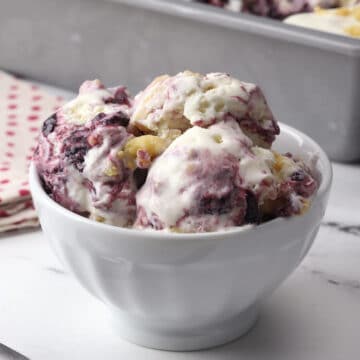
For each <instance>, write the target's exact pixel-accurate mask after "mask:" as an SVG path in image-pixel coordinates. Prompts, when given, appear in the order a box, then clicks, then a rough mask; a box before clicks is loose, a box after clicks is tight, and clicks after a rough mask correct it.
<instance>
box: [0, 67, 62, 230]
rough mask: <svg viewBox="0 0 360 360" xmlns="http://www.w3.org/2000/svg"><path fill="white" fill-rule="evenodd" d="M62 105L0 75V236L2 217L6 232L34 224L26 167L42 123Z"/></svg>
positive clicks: (31, 86) (15, 80)
mask: <svg viewBox="0 0 360 360" xmlns="http://www.w3.org/2000/svg"><path fill="white" fill-rule="evenodd" d="M62 103H63V99H62V98H60V97H57V96H54V95H50V94H47V93H46V92H45V91H43V89H41V88H40V87H39V86H37V85H33V84H29V83H28V82H25V81H21V80H18V79H16V78H14V77H12V76H10V75H7V74H5V73H3V72H1V71H0V119H1V120H0V232H2V231H4V229H5V228H6V229H9V227H8V226H7V227H4V224H3V222H2V219H3V218H4V217H6V218H7V220H6V221H7V224H10V228H11V226H12V227H13V228H18V227H20V226H21V227H22V226H28V225H29V224H32V225H35V224H36V214H35V211H34V210H33V205H32V201H31V198H30V190H29V184H28V181H27V178H28V174H27V172H28V167H29V164H30V161H31V159H32V154H33V152H34V149H35V146H36V142H37V137H38V134H39V133H40V128H41V124H42V121H43V120H44V119H46V118H48V117H49V116H50V115H51V114H52V113H53V112H54V108H55V107H59V106H61V105H62ZM4 206H6V211H4ZM8 209H10V210H8ZM23 214H24V217H23ZM13 216H14V221H12V220H10V219H13V218H12V217H13Z"/></svg>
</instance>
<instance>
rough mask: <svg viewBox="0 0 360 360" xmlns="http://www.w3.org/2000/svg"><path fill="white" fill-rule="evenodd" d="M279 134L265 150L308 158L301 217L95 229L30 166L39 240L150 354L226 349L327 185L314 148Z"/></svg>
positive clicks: (327, 173)
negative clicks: (314, 181)
mask: <svg viewBox="0 0 360 360" xmlns="http://www.w3.org/2000/svg"><path fill="white" fill-rule="evenodd" d="M280 128H281V133H280V135H279V136H278V137H277V139H276V141H275V142H274V145H273V148H274V149H275V150H277V151H279V152H283V153H284V152H291V153H293V154H294V155H297V156H300V157H302V158H306V157H308V156H309V154H315V155H316V156H317V157H318V161H317V165H316V167H317V172H318V176H319V183H320V184H319V188H318V191H317V193H316V195H315V197H314V199H313V201H312V204H311V206H310V208H309V209H308V211H307V212H306V213H305V214H303V215H299V216H293V217H290V218H277V219H275V220H271V221H269V222H266V223H263V224H261V225H258V226H254V227H251V228H249V227H247V228H241V227H239V228H233V229H230V230H227V231H219V232H212V233H198V234H196V233H192V234H178V233H170V232H163V231H144V230H133V229H125V228H120V227H115V226H112V225H107V224H102V223H98V222H95V221H93V220H89V219H87V218H84V217H81V216H79V215H77V214H75V213H73V212H71V211H69V210H67V209H65V208H64V207H62V206H61V205H59V204H57V203H56V202H55V201H54V200H52V199H51V198H50V197H49V195H48V194H47V193H46V192H45V191H44V189H43V187H42V184H41V181H40V179H39V176H38V173H37V171H36V168H35V165H34V164H31V167H30V185H31V191H32V195H33V199H34V203H35V206H36V209H37V211H38V215H39V218H40V222H41V226H42V229H43V231H44V234H45V237H46V238H47V239H48V240H49V241H50V243H51V245H52V248H53V249H54V251H55V253H56V254H57V256H58V257H59V259H60V260H61V262H62V263H63V265H64V267H65V268H66V269H67V270H68V271H69V272H70V273H72V274H73V276H74V277H75V278H76V279H77V280H78V281H79V282H80V284H81V285H82V286H83V287H84V288H85V289H87V290H88V291H89V292H90V293H91V294H92V295H94V296H95V297H97V298H98V299H100V300H101V301H102V302H103V303H105V304H106V305H107V308H108V309H109V312H110V315H111V316H110V317H111V320H112V322H113V325H114V329H115V331H117V332H118V333H119V335H121V336H122V337H123V338H125V339H127V340H129V341H131V342H134V343H136V344H140V345H143V346H147V347H151V348H157V349H164V350H174V351H188V350H197V349H204V348H209V347H213V346H217V345H221V344H224V343H226V342H229V341H231V340H234V339H236V338H238V337H240V336H241V335H243V334H245V333H246V332H247V331H248V330H249V329H250V328H251V327H252V326H253V325H254V323H255V322H256V319H257V317H258V313H259V308H260V307H261V303H262V302H263V301H264V300H265V299H266V297H267V296H269V295H270V294H271V293H272V292H273V291H274V290H275V289H276V288H277V287H278V286H279V285H280V284H281V283H282V282H283V281H284V280H285V279H286V278H287V277H288V276H289V275H290V274H291V272H292V271H293V270H294V269H295V268H296V267H297V266H298V265H299V263H300V262H301V261H302V259H303V258H304V256H305V255H306V254H307V252H308V250H309V248H310V246H311V245H312V243H313V241H314V238H315V236H316V234H317V232H318V229H319V226H320V222H321V220H322V217H323V215H324V212H325V208H326V204H327V200H328V195H329V191H330V187H331V181H332V170H331V164H330V162H329V160H328V158H327V156H326V154H325V153H324V151H323V150H322V149H321V148H320V147H319V145H317V144H316V143H315V142H314V141H313V140H312V139H310V138H309V137H308V136H306V135H305V134H303V133H301V132H300V131H298V130H296V129H294V128H291V127H289V126H287V125H284V124H280ZM174 202H176V199H174ZM94 326H96V324H94Z"/></svg>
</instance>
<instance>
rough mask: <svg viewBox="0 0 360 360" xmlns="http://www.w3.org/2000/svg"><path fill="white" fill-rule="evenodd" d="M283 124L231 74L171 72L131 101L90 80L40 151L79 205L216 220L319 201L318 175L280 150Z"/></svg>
mask: <svg viewBox="0 0 360 360" xmlns="http://www.w3.org/2000/svg"><path fill="white" fill-rule="evenodd" d="M278 134H279V127H278V124H277V122H276V120H275V119H274V116H273V114H272V112H271V110H270V108H269V107H268V105H267V102H266V99H265V97H264V95H263V93H262V92H261V90H260V89H259V88H258V87H257V86H256V85H253V84H249V83H245V82H241V81H239V80H236V79H234V78H231V77H230V76H229V75H226V74H222V73H211V74H207V75H201V74H198V73H192V72H190V71H185V72H182V73H179V74H177V75H175V76H168V75H164V76H161V77H158V78H156V79H155V80H154V81H153V82H152V83H151V84H150V85H149V86H148V87H147V88H146V89H145V90H144V91H142V92H140V93H139V94H138V95H137V96H136V97H135V100H134V101H133V100H132V99H131V97H130V96H129V94H128V93H127V91H126V90H125V88H124V87H118V88H113V89H105V88H104V86H103V85H102V84H101V83H100V82H99V81H88V82H85V83H84V84H83V85H82V86H81V88H80V92H79V95H78V97H77V98H76V99H74V100H73V101H71V102H70V103H68V104H66V105H65V106H64V107H63V108H61V109H60V110H59V111H58V112H57V113H56V114H54V115H53V116H52V117H50V118H49V119H47V120H46V121H45V122H44V125H43V129H42V134H41V136H40V140H39V145H38V148H37V150H36V152H35V156H34V161H35V164H36V167H37V169H38V172H39V175H40V177H41V179H42V181H43V184H44V188H45V190H46V191H47V192H48V193H49V195H50V196H51V197H52V198H53V199H54V200H55V201H57V202H58V203H60V204H61V205H63V206H64V207H66V208H68V209H69V210H71V211H73V212H76V213H78V214H80V215H83V216H86V217H89V218H91V219H94V220H97V221H100V222H105V223H108V224H113V225H117V226H123V227H133V228H137V229H153V230H166V231H175V232H208V231H217V230H221V229H225V228H229V227H234V226H242V225H246V224H258V223H261V222H264V221H268V220H270V219H272V218H275V217H278V216H291V215H296V214H302V213H303V212H305V211H306V209H307V208H308V207H309V206H310V201H311V198H312V196H313V195H314V193H315V191H316V189H317V181H316V179H315V178H314V176H313V174H312V170H311V168H310V167H309V165H307V164H305V163H304V162H303V161H302V160H301V159H296V158H294V157H293V156H292V155H291V154H286V155H281V154H279V153H277V152H275V151H273V150H271V145H272V143H273V141H274V140H275V138H276V136H277V135H278Z"/></svg>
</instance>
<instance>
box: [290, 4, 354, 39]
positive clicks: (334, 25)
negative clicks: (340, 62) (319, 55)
mask: <svg viewBox="0 0 360 360" xmlns="http://www.w3.org/2000/svg"><path fill="white" fill-rule="evenodd" d="M284 21H285V22H286V23H287V24H291V25H296V26H302V27H305V28H309V29H316V30H320V31H325V32H330V33H334V34H338V35H345V36H350V37H354V38H360V6H351V7H341V8H337V9H328V10H325V9H316V10H315V12H314V13H308V14H297V15H293V16H289V17H288V18H286V19H285V20H284Z"/></svg>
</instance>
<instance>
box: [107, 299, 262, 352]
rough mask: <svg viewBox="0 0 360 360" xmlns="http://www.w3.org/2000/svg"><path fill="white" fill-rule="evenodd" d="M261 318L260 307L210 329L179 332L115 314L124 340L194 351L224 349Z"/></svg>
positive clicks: (152, 346)
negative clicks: (218, 347)
mask: <svg viewBox="0 0 360 360" xmlns="http://www.w3.org/2000/svg"><path fill="white" fill-rule="evenodd" d="M257 316H258V307H257V306H256V305H254V306H251V307H249V308H248V309H246V310H245V311H243V312H242V313H240V314H239V315H237V316H236V317H234V318H232V319H230V320H227V321H225V322H222V323H220V324H209V326H208V327H207V328H206V329H202V330H201V331H200V330H188V331H184V330H182V331H176V330H173V329H169V330H166V328H165V326H163V327H162V328H161V330H159V327H153V326H148V325H149V324H146V323H145V322H144V321H139V320H137V319H134V318H132V317H129V316H128V315H126V314H124V313H122V312H119V311H117V310H113V311H112V312H111V318H112V323H113V327H114V328H115V331H116V332H117V333H118V334H119V335H120V336H121V337H122V338H124V339H126V340H128V341H130V342H132V343H134V344H137V345H141V346H145V347H148V348H152V349H158V350H169V351H194V350H203V349H208V348H212V347H216V346H220V345H223V344H226V343H228V342H231V341H233V340H235V339H237V338H239V337H240V336H242V335H244V334H245V333H247V332H248V331H249V330H250V329H251V328H252V326H253V325H254V324H255V322H256V320H257Z"/></svg>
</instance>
